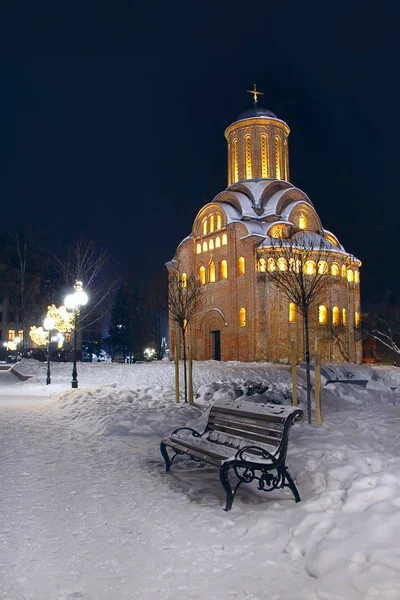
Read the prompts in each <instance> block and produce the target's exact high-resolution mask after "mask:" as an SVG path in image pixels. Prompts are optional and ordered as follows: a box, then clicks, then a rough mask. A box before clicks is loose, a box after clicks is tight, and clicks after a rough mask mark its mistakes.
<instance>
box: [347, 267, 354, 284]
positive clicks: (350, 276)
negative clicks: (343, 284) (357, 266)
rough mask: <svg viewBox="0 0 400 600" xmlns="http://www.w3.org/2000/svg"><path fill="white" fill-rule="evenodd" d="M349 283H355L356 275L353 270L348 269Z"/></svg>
mask: <svg viewBox="0 0 400 600" xmlns="http://www.w3.org/2000/svg"><path fill="white" fill-rule="evenodd" d="M347 281H350V282H351V283H352V282H353V281H354V275H353V271H352V270H351V269H347Z"/></svg>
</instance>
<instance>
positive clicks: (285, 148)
mask: <svg viewBox="0 0 400 600" xmlns="http://www.w3.org/2000/svg"><path fill="white" fill-rule="evenodd" d="M283 152H284V161H285V180H286V181H289V152H288V147H287V140H285V142H284V150H283Z"/></svg>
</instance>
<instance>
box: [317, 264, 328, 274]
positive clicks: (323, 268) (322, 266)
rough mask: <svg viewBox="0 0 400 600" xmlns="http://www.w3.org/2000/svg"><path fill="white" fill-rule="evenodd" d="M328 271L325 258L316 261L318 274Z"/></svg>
mask: <svg viewBox="0 0 400 600" xmlns="http://www.w3.org/2000/svg"><path fill="white" fill-rule="evenodd" d="M327 272H328V263H327V262H326V261H325V260H320V261H319V263H318V273H319V274H320V275H322V274H324V273H327Z"/></svg>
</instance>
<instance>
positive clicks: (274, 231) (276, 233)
mask: <svg viewBox="0 0 400 600" xmlns="http://www.w3.org/2000/svg"><path fill="white" fill-rule="evenodd" d="M269 235H270V237H273V238H281V237H282V235H283V227H281V226H280V225H277V226H276V227H272V228H271V230H270V233H269Z"/></svg>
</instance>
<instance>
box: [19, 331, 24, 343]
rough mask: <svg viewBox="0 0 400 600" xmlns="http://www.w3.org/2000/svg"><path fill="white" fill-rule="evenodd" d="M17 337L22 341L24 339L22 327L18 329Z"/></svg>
mask: <svg viewBox="0 0 400 600" xmlns="http://www.w3.org/2000/svg"><path fill="white" fill-rule="evenodd" d="M18 337H19V339H20V340H21V342H22V341H23V339H24V330H23V329H18Z"/></svg>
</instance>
